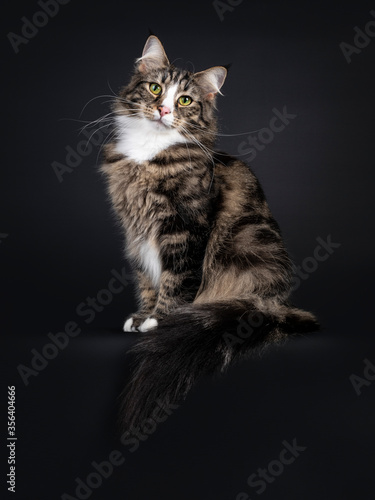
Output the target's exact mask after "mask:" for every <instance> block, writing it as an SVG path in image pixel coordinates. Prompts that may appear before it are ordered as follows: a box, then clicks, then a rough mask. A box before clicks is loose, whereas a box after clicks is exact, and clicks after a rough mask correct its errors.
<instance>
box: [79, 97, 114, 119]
mask: <svg viewBox="0 0 375 500" xmlns="http://www.w3.org/2000/svg"><path fill="white" fill-rule="evenodd" d="M102 97H109V98H111V99H115V98H114V97H113V96H111V95H108V94H103V95H98V96H96V97H93V98H92V99H90V100H89V101H87V103H86V104H85V105H84V106H83V108H82V111H81V113H80V115H79V116H80V117H81V116H82V114H83V113H84V111H85V109H86V108H87V106H88V105H89V104H90V103H91V102H93V101H95V100H96V99H101V98H102Z"/></svg>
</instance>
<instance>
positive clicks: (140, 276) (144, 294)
mask: <svg viewBox="0 0 375 500" xmlns="http://www.w3.org/2000/svg"><path fill="white" fill-rule="evenodd" d="M135 275H136V281H137V285H138V302H139V309H138V311H137V312H136V313H133V314H131V315H130V316H129V317H128V318H126V320H125V323H124V327H123V330H124V332H136V331H138V330H139V327H140V325H141V324H142V323H143V322H144V321H145V320H146V319H147V318H148V317H149V316H150V314H151V313H152V311H153V310H154V309H155V305H156V301H157V291H156V289H155V287H154V286H153V284H152V282H151V280H150V278H149V277H148V276H147V275H146V274H145V273H144V272H143V271H142V270H141V269H137V270H136V273H135Z"/></svg>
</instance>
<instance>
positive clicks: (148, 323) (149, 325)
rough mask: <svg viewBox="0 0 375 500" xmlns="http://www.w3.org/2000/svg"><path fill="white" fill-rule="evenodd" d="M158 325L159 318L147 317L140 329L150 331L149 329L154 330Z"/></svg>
mask: <svg viewBox="0 0 375 500" xmlns="http://www.w3.org/2000/svg"><path fill="white" fill-rule="evenodd" d="M157 326H158V320H157V319H155V318H147V319H145V320H144V322H143V323H142V324H141V325H140V326H139V327H138V330H139V331H140V332H148V331H149V330H152V329H153V328H156V327H157Z"/></svg>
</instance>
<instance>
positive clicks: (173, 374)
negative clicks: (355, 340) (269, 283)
mask: <svg viewBox="0 0 375 500" xmlns="http://www.w3.org/2000/svg"><path fill="white" fill-rule="evenodd" d="M317 329H319V325H318V323H317V321H316V319H315V317H314V316H313V315H312V314H310V313H308V312H305V311H302V310H300V309H296V308H293V307H287V306H281V305H280V306H279V307H278V308H277V309H276V310H273V311H272V312H271V311H259V310H257V309H256V308H255V306H254V305H251V304H249V303H246V302H245V301H236V302H228V303H223V302H220V303H210V304H195V303H193V304H189V305H186V306H183V307H181V308H180V309H179V310H177V311H176V312H174V313H173V314H171V315H170V316H169V317H168V318H167V319H165V320H163V321H161V322H160V324H159V326H158V328H157V329H156V330H155V331H151V332H148V333H146V334H144V333H143V334H141V335H142V336H141V337H140V340H139V341H138V342H137V344H136V346H135V347H134V348H133V349H132V351H133V352H135V353H136V357H137V359H136V361H137V367H136V369H135V372H134V374H133V376H132V379H131V381H130V382H129V384H128V386H127V387H126V388H125V391H124V401H123V407H122V421H123V424H124V425H125V427H127V428H128V427H129V426H131V425H135V426H138V425H141V424H142V423H143V422H144V421H145V420H146V419H147V418H148V417H150V415H151V413H152V411H153V410H154V409H155V405H159V406H160V405H161V404H166V405H168V404H175V403H176V402H179V401H180V400H181V399H183V398H184V397H185V396H186V394H187V393H188V391H189V390H190V388H191V387H192V386H193V385H194V383H195V382H196V380H197V379H198V378H199V377H200V376H201V375H204V374H209V373H213V372H215V371H216V370H224V369H225V368H226V367H227V366H228V365H229V364H230V363H232V362H233V361H235V360H237V359H239V358H240V357H242V356H243V355H246V354H251V353H254V352H257V351H259V350H260V349H263V348H264V347H266V346H267V345H269V344H272V343H274V342H277V341H280V340H283V339H284V338H285V337H287V336H288V335H289V334H292V333H304V332H312V331H315V330H317Z"/></svg>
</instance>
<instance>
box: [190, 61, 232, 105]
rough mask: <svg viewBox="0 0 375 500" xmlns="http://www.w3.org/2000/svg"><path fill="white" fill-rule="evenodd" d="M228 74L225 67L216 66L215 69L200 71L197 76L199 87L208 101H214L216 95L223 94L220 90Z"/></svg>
mask: <svg viewBox="0 0 375 500" xmlns="http://www.w3.org/2000/svg"><path fill="white" fill-rule="evenodd" d="M227 74H228V71H227V69H226V68H225V67H224V66H214V67H213V68H210V69H206V70H205V71H200V72H199V73H196V74H195V78H196V80H197V82H198V85H200V87H201V88H202V89H203V92H204V93H205V97H206V98H207V99H210V100H211V99H213V98H214V97H215V96H216V94H221V95H222V93H221V92H220V89H221V87H222V86H223V84H224V81H225V78H226V76H227Z"/></svg>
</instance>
